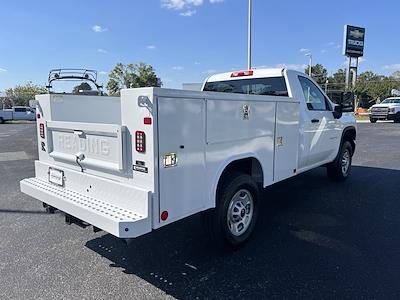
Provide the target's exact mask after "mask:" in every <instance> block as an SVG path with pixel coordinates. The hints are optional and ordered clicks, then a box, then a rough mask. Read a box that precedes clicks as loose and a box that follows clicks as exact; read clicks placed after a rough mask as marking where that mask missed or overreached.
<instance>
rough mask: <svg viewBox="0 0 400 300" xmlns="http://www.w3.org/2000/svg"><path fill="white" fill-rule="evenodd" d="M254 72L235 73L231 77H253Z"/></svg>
mask: <svg viewBox="0 0 400 300" xmlns="http://www.w3.org/2000/svg"><path fill="white" fill-rule="evenodd" d="M252 75H253V70H248V71H239V72H233V73H232V74H231V77H241V76H252Z"/></svg>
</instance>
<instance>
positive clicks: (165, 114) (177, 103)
mask: <svg viewBox="0 0 400 300" xmlns="http://www.w3.org/2000/svg"><path fill="white" fill-rule="evenodd" d="M158 122H159V123H158V138H159V156H160V158H159V180H160V182H159V188H160V191H159V195H160V214H161V212H163V211H167V212H168V219H167V220H166V221H165V222H163V223H171V222H173V221H175V220H178V219H181V218H183V217H186V216H188V215H190V214H192V213H195V212H197V211H199V210H200V209H201V208H203V207H204V199H205V194H206V192H205V188H204V187H205V175H206V172H205V134H206V133H205V127H206V126H205V100H204V99H179V98H178V99H177V98H162V97H160V98H158ZM174 155H176V164H175V165H174V163H175V162H174V161H173V159H171V158H172V157H174ZM165 164H167V165H165ZM171 164H172V165H171Z"/></svg>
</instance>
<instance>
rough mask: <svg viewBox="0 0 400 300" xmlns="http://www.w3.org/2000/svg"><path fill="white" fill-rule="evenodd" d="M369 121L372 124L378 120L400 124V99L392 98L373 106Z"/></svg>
mask: <svg viewBox="0 0 400 300" xmlns="http://www.w3.org/2000/svg"><path fill="white" fill-rule="evenodd" d="M369 120H370V122H371V123H376V121H378V120H391V121H394V122H395V123H400V98H399V97H391V98H387V99H385V100H383V101H382V102H381V103H379V104H375V105H372V107H371V108H370V111H369Z"/></svg>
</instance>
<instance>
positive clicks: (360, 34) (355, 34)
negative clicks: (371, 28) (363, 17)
mask: <svg viewBox="0 0 400 300" xmlns="http://www.w3.org/2000/svg"><path fill="white" fill-rule="evenodd" d="M350 36H352V37H353V38H356V39H362V38H363V37H364V32H362V31H360V30H358V29H356V30H350Z"/></svg>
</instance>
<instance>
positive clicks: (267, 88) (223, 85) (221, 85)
mask: <svg viewBox="0 0 400 300" xmlns="http://www.w3.org/2000/svg"><path fill="white" fill-rule="evenodd" d="M204 91H208V92H220V93H236V94H251V95H275V96H288V92H287V88H286V83H285V79H284V78H283V77H282V76H280V77H266V78H252V79H239V80H225V81H215V82H207V83H206V85H205V87H204Z"/></svg>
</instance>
